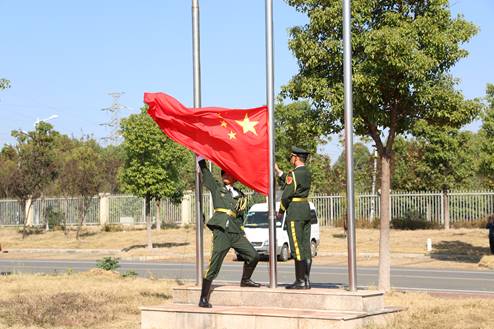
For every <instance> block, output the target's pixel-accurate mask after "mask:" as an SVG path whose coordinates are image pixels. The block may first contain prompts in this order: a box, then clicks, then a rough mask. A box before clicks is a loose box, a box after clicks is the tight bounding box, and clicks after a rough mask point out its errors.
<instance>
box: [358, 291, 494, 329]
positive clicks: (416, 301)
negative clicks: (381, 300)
mask: <svg viewBox="0 0 494 329" xmlns="http://www.w3.org/2000/svg"><path fill="white" fill-rule="evenodd" d="M385 303H386V305H393V306H399V307H403V308H405V310H404V311H402V312H400V313H397V314H396V315H395V317H394V318H393V320H392V321H391V322H390V323H388V325H387V326H385V327H377V326H367V327H365V328H366V329H377V328H379V329H431V328H434V329H489V328H492V327H493V325H492V315H491V313H490V312H489V311H488V310H491V309H493V308H494V299H493V298H469V297H458V298H451V297H449V298H445V297H434V296H431V295H429V294H425V293H401V292H393V293H391V294H388V295H386V297H385Z"/></svg>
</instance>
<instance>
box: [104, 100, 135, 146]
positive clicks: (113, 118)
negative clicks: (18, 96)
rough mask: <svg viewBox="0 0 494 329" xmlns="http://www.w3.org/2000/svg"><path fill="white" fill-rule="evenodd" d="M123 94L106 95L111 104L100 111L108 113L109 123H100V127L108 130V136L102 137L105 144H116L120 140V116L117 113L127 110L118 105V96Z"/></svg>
mask: <svg viewBox="0 0 494 329" xmlns="http://www.w3.org/2000/svg"><path fill="white" fill-rule="evenodd" d="M123 94H125V93H124V92H111V93H108V95H110V96H111V97H112V99H113V100H112V104H111V105H110V107H106V108H104V109H101V111H106V112H110V121H109V122H106V123H101V124H100V125H101V126H106V127H109V128H110V134H109V135H108V136H107V137H103V140H104V141H105V142H106V143H107V144H118V143H119V142H120V139H121V134H120V115H119V111H121V110H127V109H128V107H127V106H125V105H122V104H120V96H122V95H123Z"/></svg>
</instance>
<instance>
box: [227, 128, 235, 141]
mask: <svg viewBox="0 0 494 329" xmlns="http://www.w3.org/2000/svg"><path fill="white" fill-rule="evenodd" d="M236 135H237V133H235V132H233V131H231V130H230V133H229V134H228V137H230V139H236V138H237V136H236Z"/></svg>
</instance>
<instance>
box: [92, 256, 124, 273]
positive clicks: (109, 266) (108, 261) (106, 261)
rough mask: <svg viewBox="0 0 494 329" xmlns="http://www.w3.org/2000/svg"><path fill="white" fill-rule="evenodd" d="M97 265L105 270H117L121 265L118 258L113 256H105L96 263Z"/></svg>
mask: <svg viewBox="0 0 494 329" xmlns="http://www.w3.org/2000/svg"><path fill="white" fill-rule="evenodd" d="M96 267H97V268H100V269H102V270H105V271H115V270H116V269H117V268H119V267H120V264H119V263H118V258H113V257H111V256H110V257H103V259H102V260H100V261H99V262H98V263H96Z"/></svg>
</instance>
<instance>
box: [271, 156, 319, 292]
mask: <svg viewBox="0 0 494 329" xmlns="http://www.w3.org/2000/svg"><path fill="white" fill-rule="evenodd" d="M308 156H309V152H307V151H306V150H304V149H301V148H299V147H295V146H293V147H292V153H291V155H290V164H291V165H292V166H293V167H294V169H293V170H291V171H289V172H288V173H287V174H285V173H283V172H282V171H281V170H280V169H279V168H278V165H276V167H275V170H276V171H277V173H278V177H279V181H280V185H281V187H282V188H283V193H282V195H281V203H280V209H279V211H278V217H279V218H282V217H283V214H284V213H286V221H285V222H286V225H287V230H288V239H289V242H290V249H291V253H292V257H293V258H294V260H295V278H296V280H295V282H294V283H293V284H290V285H288V286H286V288H287V289H310V280H309V275H310V268H311V265H312V258H311V250H310V225H311V224H310V221H311V213H310V207H309V202H308V200H307V197H308V196H309V191H310V185H311V173H310V171H309V170H308V169H307V167H306V166H305V162H306V161H307V157H308Z"/></svg>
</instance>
